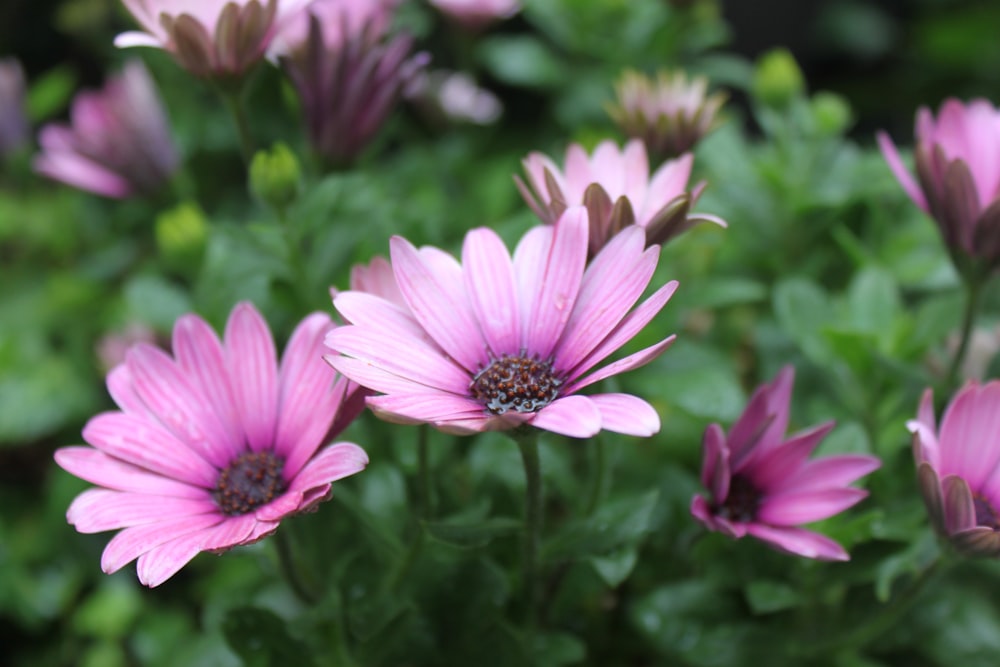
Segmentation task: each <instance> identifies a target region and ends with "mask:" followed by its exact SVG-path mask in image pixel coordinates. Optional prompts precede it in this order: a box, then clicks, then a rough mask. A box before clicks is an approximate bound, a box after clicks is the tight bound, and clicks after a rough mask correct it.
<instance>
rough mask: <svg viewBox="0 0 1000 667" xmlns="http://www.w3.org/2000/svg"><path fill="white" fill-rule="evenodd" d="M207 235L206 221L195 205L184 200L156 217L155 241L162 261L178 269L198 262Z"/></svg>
mask: <svg viewBox="0 0 1000 667" xmlns="http://www.w3.org/2000/svg"><path fill="white" fill-rule="evenodd" d="M207 237H208V221H207V220H205V215H204V214H203V213H202V212H201V209H199V208H198V206H197V205H195V204H192V203H190V202H184V203H182V204H179V205H178V206H177V207H175V208H173V209H171V210H169V211H164V212H163V213H161V214H160V215H159V216H157V218H156V244H157V246H158V247H159V249H160V254H161V255H162V256H163V258H164V260H165V261H166V262H167V263H168V264H169V265H170V267H171V268H174V269H176V270H179V271H184V272H188V271H193V270H194V269H196V268H197V267H198V266H200V264H201V258H202V254H203V253H204V251H205V241H206V239H207Z"/></svg>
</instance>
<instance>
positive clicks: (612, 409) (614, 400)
mask: <svg viewBox="0 0 1000 667" xmlns="http://www.w3.org/2000/svg"><path fill="white" fill-rule="evenodd" d="M588 398H589V399H590V401H591V403H593V404H594V405H596V406H597V409H598V410H599V411H600V413H601V428H602V429H605V430H608V431H614V432H615V433H624V434H625V435H637V436H639V437H642V438H648V437H649V436H651V435H654V434H656V433H658V432H659V431H660V416H659V415H658V414H656V410H654V409H653V406H652V405H650V404H649V403H647V402H646V401H644V400H642V399H641V398H638V397H636V396H632V395H631V394H597V395H595V396H588Z"/></svg>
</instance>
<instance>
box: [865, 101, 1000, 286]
mask: <svg viewBox="0 0 1000 667" xmlns="http://www.w3.org/2000/svg"><path fill="white" fill-rule="evenodd" d="M915 134H916V137H915V139H916V147H915V149H914V161H915V163H916V173H917V178H916V180H914V178H913V176H912V175H911V174H910V172H909V171H907V169H906V167H905V166H904V165H903V161H902V159H901V158H900V156H899V152H898V151H897V150H896V146H895V144H893V142H892V139H890V138H889V135H888V134H886V133H885V132H879V133H878V135H877V137H878V143H879V147H880V148H881V149H882V155H883V156H884V157H885V160H886V162H888V163H889V168H890V169H892V172H893V174H895V176H896V179H897V180H898V181H899V184H900V185H901V186H902V187H903V190H905V191H906V194H908V195H909V196H910V199H912V200H913V202H914V203H915V204H916V205H917V206H919V207H920V208H922V209H923V210H924V211H925V212H926V213H928V214H929V215H930V216H931V217H932V218H933V219H934V221H935V222H936V223H937V225H938V228H939V229H940V230H941V236H942V237H943V239H944V242H945V245H946V246H947V247H948V251H949V252H950V253H951V255H952V259H953V260H954V261H955V264H956V266H958V267H959V268H960V269H961V270H963V272H965V271H969V270H973V271H977V270H979V271H981V270H983V269H987V270H988V269H992V268H994V267H996V266H997V265H998V264H1000V110H998V109H997V108H996V107H994V106H993V105H992V104H990V103H989V102H988V101H986V100H983V99H976V100H972V101H971V102H969V103H968V104H963V103H962V102H960V101H958V100H956V99H948V100H945V102H944V103H943V104H942V105H941V108H940V110H939V111H938V116H937V119H935V118H934V116H933V115H932V114H931V112H930V110H929V109H927V108H926V107H921V108H920V109H919V110H918V111H917V119H916V126H915ZM969 259H971V260H973V266H967V265H968V260H969ZM976 265H979V266H976Z"/></svg>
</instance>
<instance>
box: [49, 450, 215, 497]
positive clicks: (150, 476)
mask: <svg viewBox="0 0 1000 667" xmlns="http://www.w3.org/2000/svg"><path fill="white" fill-rule="evenodd" d="M55 459H56V463H58V464H59V466H60V467H61V468H62V469H63V470H65V471H66V472H68V473H70V474H71V475H76V476H77V477H79V478H80V479H83V480H86V481H88V482H90V483H91V484H97V485H98V486H103V487H105V488H108V489H113V490H115V491H132V492H134V493H148V494H150V495H158V496H175V497H177V498H204V497H205V489H204V488H202V487H199V486H194V485H192V484H187V483H185V482H182V481H179V480H176V479H173V478H170V477H164V476H163V475H160V474H157V473H154V472H150V471H149V470H145V469H143V468H140V467H138V466H135V465H132V464H131V463H126V462H125V461H123V460H122V459H119V458H117V457H114V456H109V455H107V454H105V453H104V452H102V451H100V450H97V449H94V448H93V447H62V448H60V449H57V450H56V452H55Z"/></svg>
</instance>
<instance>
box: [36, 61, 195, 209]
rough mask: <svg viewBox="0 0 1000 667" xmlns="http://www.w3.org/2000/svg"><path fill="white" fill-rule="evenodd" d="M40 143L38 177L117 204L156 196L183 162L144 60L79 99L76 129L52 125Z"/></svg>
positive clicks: (74, 121) (72, 113)
mask: <svg viewBox="0 0 1000 667" xmlns="http://www.w3.org/2000/svg"><path fill="white" fill-rule="evenodd" d="M38 143H39V144H40V146H41V152H40V153H39V154H38V155H36V156H35V160H34V168H35V171H37V172H38V173H40V174H44V175H45V176H48V177H49V178H52V179H55V180H57V181H61V182H63V183H66V184H68V185H72V186H74V187H77V188H80V189H82V190H87V191H90V192H94V193H96V194H99V195H104V196H105V197H113V198H117V199H123V198H127V197H132V196H136V195H144V194H152V193H154V192H155V191H156V190H158V189H159V188H160V187H162V186H163V184H164V183H165V182H166V181H167V180H169V178H170V177H171V175H173V173H174V170H176V169H177V165H178V163H179V161H180V158H179V156H178V154H177V149H176V148H175V147H174V143H173V139H172V138H171V136H170V127H169V125H168V123H167V116H166V112H165V111H164V109H163V104H162V102H161V101H160V98H159V96H158V95H157V93H156V87H155V86H154V84H153V80H152V79H151V78H150V76H149V72H147V71H146V68H145V66H143V64H142V62H140V61H138V60H133V61H130V62H128V63H126V65H125V67H124V69H123V70H122V73H121V75H119V76H116V77H111V78H109V79H108V81H107V82H106V83H105V84H104V88H103V89H101V90H99V91H85V92H82V93H80V94H79V95H77V96H76V98H75V99H74V100H73V106H72V109H71V110H70V125H65V124H61V123H52V124H50V125H46V126H45V127H43V128H42V131H41V133H40V134H39V137H38Z"/></svg>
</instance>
